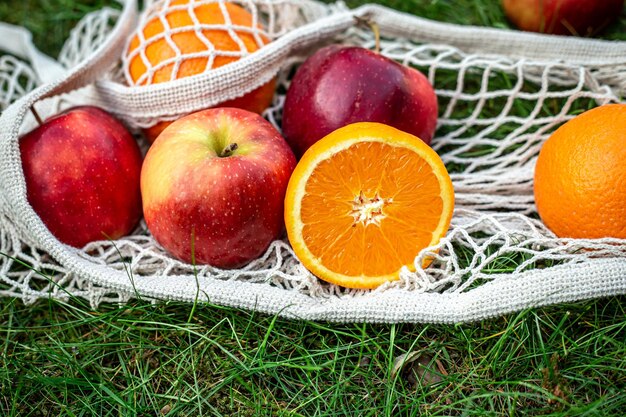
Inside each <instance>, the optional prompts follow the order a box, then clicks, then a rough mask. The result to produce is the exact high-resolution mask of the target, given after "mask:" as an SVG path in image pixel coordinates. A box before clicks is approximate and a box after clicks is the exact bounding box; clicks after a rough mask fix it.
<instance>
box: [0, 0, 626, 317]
mask: <svg viewBox="0 0 626 417" xmlns="http://www.w3.org/2000/svg"><path fill="white" fill-rule="evenodd" d="M199 2H202V3H218V4H219V6H220V7H224V0H196V3H199ZM235 3H237V4H239V5H240V6H241V7H244V8H246V9H247V10H248V11H251V12H252V15H253V16H254V19H255V21H258V22H261V23H263V29H260V28H256V25H255V29H253V30H251V32H250V33H252V36H255V37H256V38H255V39H256V40H257V41H259V43H260V44H264V46H262V48H261V49H260V50H258V51H256V52H252V53H249V52H248V51H246V50H245V49H246V48H240V51H239V52H234V54H235V55H237V57H238V58H240V59H238V60H237V61H235V62H232V63H229V64H227V65H224V66H221V67H219V68H212V69H209V70H208V71H207V72H204V73H202V74H201V75H197V76H192V77H186V78H180V79H176V80H173V81H171V82H164V83H159V84H152V85H139V86H137V85H134V86H129V85H128V84H127V82H126V79H125V74H124V71H123V70H121V69H120V68H122V66H120V65H119V64H120V62H121V59H122V56H123V55H124V54H125V51H126V47H127V43H128V38H129V36H130V34H131V32H132V29H133V28H135V27H137V23H136V18H137V12H136V4H135V2H134V1H133V0H128V1H125V2H124V7H123V10H122V11H117V10H113V9H104V10H102V11H99V12H97V13H93V14H90V15H88V16H87V17H86V18H85V19H83V21H82V22H81V23H80V24H79V25H78V27H77V28H76V29H75V30H74V31H73V33H72V35H71V37H70V39H69V40H68V41H67V43H66V45H65V47H64V49H63V51H62V53H61V56H60V57H59V60H58V62H54V61H53V60H50V59H48V58H46V57H45V56H42V55H41V54H39V53H37V51H36V50H34V49H33V48H32V44H31V42H30V41H29V37H28V34H27V33H25V32H23V31H20V30H19V29H16V28H13V27H8V26H1V27H0V35H2V36H0V45H1V46H2V47H3V49H5V50H8V52H10V53H11V54H13V55H14V56H5V57H3V58H2V59H0V83H1V85H2V86H3V88H2V89H1V90H0V93H1V94H2V96H0V106H2V109H3V112H2V116H1V117H0V190H1V194H0V252H2V256H0V280H1V283H0V294H2V295H4V296H12V297H18V298H21V299H22V300H24V301H25V302H34V301H35V300H37V299H39V298H43V297H55V298H59V299H67V298H69V297H70V296H77V297H83V298H86V299H88V300H90V302H91V303H92V305H94V307H95V306H97V305H98V304H99V303H101V302H105V301H107V302H109V301H115V302H125V301H127V300H129V299H130V298H132V297H145V298H149V299H155V300H158V299H172V300H181V301H188V302H194V301H196V300H199V301H210V302H213V303H217V304H221V305H228V306H234V307H240V308H246V309H254V310H257V311H261V312H265V313H271V314H279V315H281V316H286V317H294V318H302V319H313V320H330V321H341V322H344V321H354V322H362V321H367V322H464V321H472V320H479V319H483V318H487V317H493V316H496V315H500V314H504V313H507V312H513V311H517V310H520V309H523V308H527V307H532V306H541V305H548V304H554V303H560V302H566V301H574V300H582V299H590V298H595V297H603V296H609V295H615V294H624V293H626V241H622V240H616V239H602V240H577V239H558V238H556V237H555V236H554V235H553V234H552V233H551V232H550V231H549V230H547V229H546V228H545V227H544V226H543V224H542V223H541V222H540V221H538V220H536V219H537V216H536V210H535V207H534V201H533V193H532V177H533V170H534V164H535V161H536V157H537V155H538V153H539V149H540V147H541V144H542V143H543V141H544V140H546V139H547V137H548V136H549V135H550V133H551V132H553V131H554V130H555V129H556V128H557V127H558V126H560V125H561V124H562V123H563V122H565V121H567V120H569V119H571V118H572V117H573V115H574V114H576V113H578V112H580V111H582V110H584V109H588V108H590V107H594V106H597V105H602V104H605V103H612V102H619V100H620V97H623V95H624V93H625V92H626V43H620V42H607V41H598V40H586V39H584V40H583V39H577V38H562V37H549V36H542V35H537V34H529V33H517V32H511V31H503V30H496V29H488V28H475V27H462V26H455V25H449V24H443V23H437V22H431V21H428V20H424V19H420V18H417V17H413V16H408V15H404V14H400V13H397V12H394V11H391V10H389V9H385V8H382V7H379V6H364V7H361V8H359V9H356V10H348V9H347V8H345V7H344V6H343V5H342V4H336V5H332V6H327V5H323V4H320V3H317V2H314V1H296V0H273V1H272V0H241V1H235ZM148 7H150V6H148ZM355 16H359V17H369V18H371V19H373V20H375V21H376V22H377V23H378V24H379V26H380V28H381V32H382V35H383V41H382V51H381V52H382V54H383V55H386V56H388V57H390V58H393V59H395V60H397V61H400V62H402V63H404V64H405V65H411V66H414V67H416V68H418V69H420V70H422V71H423V72H424V74H426V75H427V76H428V78H429V79H430V81H431V83H433V85H434V87H435V89H436V92H437V95H438V99H439V105H440V109H441V111H440V113H441V117H440V119H439V122H438V129H437V133H436V135H435V139H434V140H433V147H434V149H435V150H437V151H438V152H439V153H440V155H441V156H442V159H443V160H444V162H445V163H446V164H447V166H448V167H449V169H450V171H451V177H452V180H453V183H454V188H455V193H456V209H455V212H454V217H453V220H452V227H451V229H450V231H449V232H448V234H447V235H446V237H445V238H444V239H442V241H441V242H440V243H439V244H438V245H437V246H436V247H433V248H429V249H426V250H424V251H422V253H421V254H420V255H419V256H418V257H417V258H416V259H415V265H416V268H417V271H416V272H415V273H411V272H409V271H408V270H405V271H403V272H402V273H401V279H400V280H399V281H397V282H394V283H390V284H386V285H384V286H382V287H380V288H378V289H376V290H373V291H356V290H346V289H342V288H339V287H336V286H333V285H328V284H325V283H323V282H320V281H319V280H318V279H317V278H315V277H314V276H312V275H311V274H310V273H309V272H307V271H306V269H305V268H303V267H302V265H301V264H300V263H299V261H298V260H297V259H296V258H295V256H294V254H293V252H292V250H291V248H290V246H289V244H288V242H287V241H286V240H279V241H276V242H274V243H273V244H272V245H271V246H270V248H269V249H268V250H267V252H266V253H265V254H264V255H263V256H262V257H261V258H260V259H258V260H256V261H253V262H252V263H250V264H249V265H247V266H246V267H244V268H242V269H238V270H218V269H215V268H212V267H210V266H199V267H197V268H194V267H192V266H191V265H187V264H184V263H181V262H179V261H177V260H175V259H172V258H171V257H170V256H168V254H167V253H166V252H165V251H164V250H163V249H162V248H160V247H159V246H158V244H156V242H155V241H154V240H153V239H152V238H151V236H150V235H149V232H148V231H147V230H146V228H145V224H141V225H140V226H139V227H138V228H137V230H135V231H134V233H133V234H132V235H130V236H128V237H125V238H122V239H120V240H117V241H114V242H110V241H101V242H94V243H91V244H89V245H88V246H87V247H85V248H82V249H80V250H79V249H74V248H71V247H68V246H66V245H64V244H62V243H60V242H59V241H58V240H57V239H55V238H54V237H53V236H52V235H51V234H50V232H49V231H48V230H47V228H46V227H45V226H44V224H43V223H42V221H41V220H40V219H39V218H38V217H37V215H36V214H35V213H34V211H33V210H32V208H31V207H30V205H29V204H28V202H27V199H26V187H25V181H24V177H23V172H22V169H21V161H20V157H19V149H18V139H19V136H20V134H23V133H24V132H26V131H28V130H29V129H32V127H33V126H34V120H33V118H32V116H31V112H30V110H29V109H30V108H31V106H33V105H35V106H36V109H37V111H38V112H39V113H40V114H41V115H42V116H43V117H45V116H48V115H51V114H54V113H56V112H57V111H59V110H62V109H65V108H67V107H70V106H72V105H75V104H79V103H90V104H94V105H97V106H101V107H103V108H106V109H108V110H109V111H111V112H112V113H114V114H115V115H116V116H117V117H118V118H120V119H121V120H123V121H124V122H125V123H126V124H127V125H128V126H130V127H131V128H133V129H136V130H138V129H139V128H142V127H147V126H150V125H152V124H153V123H155V122H156V121H159V120H169V119H174V118H176V117H179V116H180V115H183V114H186V113H188V112H191V111H195V110H199V109H203V108H207V107H210V106H213V105H215V104H218V103H220V102H223V101H225V100H229V99H233V98H236V97H239V96H241V95H243V94H245V93H247V92H249V91H251V90H253V89H255V88H257V87H259V86H261V85H263V84H264V83H266V82H268V81H269V80H270V79H272V78H274V77H276V76H277V77H278V78H277V79H278V85H279V88H278V91H279V93H277V94H276V96H275V97H274V102H273V105H272V106H271V107H270V108H269V109H268V110H267V111H266V112H265V116H266V117H267V119H268V120H270V121H271V122H272V123H274V124H275V125H276V126H277V127H279V126H280V118H281V108H282V104H283V101H284V94H283V93H282V92H284V91H285V88H286V87H287V86H288V84H289V76H290V74H292V73H293V69H294V67H295V66H296V65H298V64H299V63H301V62H302V61H303V60H304V59H305V58H306V56H308V55H310V54H311V53H312V52H314V51H315V50H316V49H317V48H319V47H320V46H321V45H323V44H327V43H330V42H342V43H348V44H357V45H362V46H364V47H368V48H372V47H373V46H374V39H373V36H372V35H371V34H370V33H369V32H368V31H367V30H361V29H359V28H357V27H356V23H355V22H356V21H355ZM227 26H228V25H227ZM212 29H220V28H212ZM221 29H222V30H223V29H225V30H228V31H230V32H229V33H232V34H233V36H235V37H237V33H238V32H239V31H241V30H243V29H242V28H239V27H234V26H232V25H230V26H228V27H226V28H221ZM265 38H267V40H268V41H267V42H266V40H265ZM269 41H271V42H269ZM259 46H261V45H259ZM138 53H140V52H138ZM182 54H183V52H182V51H177V52H176V54H175V55H176V57H180V56H181V55H182ZM217 56H219V53H218V52H216V51H214V50H212V49H211V46H210V45H207V50H206V52H203V53H201V55H198V57H201V58H203V59H206V60H207V61H206V62H207V68H211V60H215V59H216V57H217ZM177 62H178V61H177V59H176V58H175V59H173V60H172V62H171V64H172V65H173V67H175V66H176V65H179V64H177ZM173 71H176V69H175V68H174V69H173ZM148 72H150V71H148ZM126 76H128V74H126ZM150 76H151V75H150V74H148V75H147V77H150ZM496 81H497V82H496ZM137 84H141V82H138V83H137ZM37 85H38V86H37ZM503 85H506V86H507V87H506V88H504V89H503V88H502V86H503ZM36 86H37V87H36ZM29 90H32V91H30V92H29ZM20 97H21V98H20ZM425 256H432V257H434V258H435V261H434V262H433V264H432V265H431V266H430V267H428V268H426V269H422V268H421V264H422V262H421V260H422V258H423V257H425ZM24 265H29V266H30V268H27V267H25V266H24ZM511 265H515V267H514V268H515V270H514V272H502V271H510V270H511Z"/></svg>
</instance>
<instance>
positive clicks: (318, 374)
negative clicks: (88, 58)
mask: <svg viewBox="0 0 626 417" xmlns="http://www.w3.org/2000/svg"><path fill="white" fill-rule="evenodd" d="M361 3H364V2H362V1H349V2H348V4H349V5H351V6H356V5H358V4H361ZM379 3H383V4H387V5H389V6H391V7H394V8H397V9H400V10H403V11H407V12H411V13H415V14H418V15H421V16H425V17H428V18H432V19H438V20H443V21H448V22H454V23H460V24H475V25H483V26H495V27H508V24H507V22H506V20H505V19H504V16H503V14H502V12H501V10H500V8H499V3H498V1H496V0H457V1H452V0H449V1H443V0H439V1H437V0H431V1H427V0H424V1H418V0H412V1H401V0H387V1H384V2H383V1H379ZM103 4H110V2H109V1H105V0H90V1H81V2H78V3H75V2H73V1H70V0H24V1H18V0H9V1H6V0H5V1H4V2H2V3H0V21H9V22H12V23H18V24H22V25H25V26H27V27H28V28H29V29H31V30H32V31H33V33H34V39H35V42H36V43H37V44H38V46H39V47H40V48H41V49H42V50H43V51H45V52H47V53H48V54H50V55H53V56H56V54H57V53H58V51H59V50H60V47H61V45H62V42H63V40H64V39H65V37H66V36H67V34H68V32H69V29H71V27H72V26H73V25H74V24H75V22H76V21H77V20H78V19H80V17H81V16H83V15H84V14H85V13H86V12H88V11H90V10H93V9H95V8H98V7H101V6H102V5H103ZM625 28H626V19H625V18H624V17H623V16H622V18H621V20H620V21H619V22H618V23H616V24H615V25H613V26H612V27H611V28H609V30H608V31H607V32H605V34H604V37H605V38H608V39H626V30H625ZM510 268H511V269H514V266H510ZM625 305H626V297H616V298H610V299H603V300H598V301H589V302H581V303H575V304H568V305H560V306H554V307H549V308H542V309H530V310H526V311H523V312H521V313H519V314H511V315H508V316H505V317H501V318H498V319H493V320H486V321H483V322H480V323H473V324H464V325H414V324H402V325H370V324H343V325H337V324H329V323H313V322H297V321H289V320H284V319H279V318H276V317H272V316H266V315H261V314H256V313H251V312H245V311H239V310H235V309H230V308H221V307H216V306H211V305H202V306H198V307H197V308H196V309H195V311H193V314H191V316H190V313H192V311H191V305H189V304H182V303H175V302H167V303H161V304H158V305H152V304H150V303H149V302H146V301H141V300H136V301H133V302H131V303H130V304H128V305H125V306H113V305H108V306H101V308H100V309H99V310H98V311H93V310H91V309H90V308H89V306H88V305H85V304H83V303H81V302H79V301H74V302H71V303H68V304H65V303H60V302H55V301H40V302H38V303H37V304H35V305H34V306H24V305H23V304H22V303H21V302H19V301H15V300H11V299H4V298H2V299H0V340H1V342H0V416H5V415H6V416H61V415H62V416H65V415H67V416H92V415H97V416H134V415H138V416H164V415H168V416H200V415H207V416H209V415H267V416H270V415H272V416H273V415H279V416H300V415H302V416H310V415H320V416H339V415H371V416H398V415H402V416H403V415H408V416H419V415H427V416H430V415H433V416H434V415H441V416H443V415H463V416H502V415H506V416H521V415H528V416H536V415H551V416H619V417H622V416H624V415H625V414H626V360H625V359H624V358H625V357H626V313H625V309H624V306H625ZM405 354H411V355H410V356H409V357H411V358H412V359H415V360H414V361H413V362H411V363H410V364H406V365H405V366H404V367H403V368H401V369H400V370H399V371H397V372H395V371H394V368H395V367H394V363H395V362H396V361H398V359H399V358H400V361H401V358H402V357H403V356H402V355H405Z"/></svg>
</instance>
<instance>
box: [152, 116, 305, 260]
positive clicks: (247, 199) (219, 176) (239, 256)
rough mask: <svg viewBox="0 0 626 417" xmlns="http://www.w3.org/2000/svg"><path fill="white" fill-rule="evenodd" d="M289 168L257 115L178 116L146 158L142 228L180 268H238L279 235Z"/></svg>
mask: <svg viewBox="0 0 626 417" xmlns="http://www.w3.org/2000/svg"><path fill="white" fill-rule="evenodd" d="M295 164H296V160H295V157H294V155H293V153H292V152H291V149H289V146H288V145H287V143H286V142H285V140H284V139H283V138H282V137H281V136H280V134H279V133H278V131H277V130H276V129H275V128H274V127H273V126H272V125H271V124H270V123H269V122H267V121H266V120H265V119H263V118H262V117H261V116H259V115H258V114H255V113H251V112H248V111H246V110H241V109H236V108H215V109H209V110H203V111H200V112H197V113H193V114H190V115H188V116H185V117H183V118H181V119H179V120H177V121H175V122H174V123H172V124H171V125H170V126H169V127H167V128H166V129H165V130H164V131H163V133H161V135H159V137H158V138H157V139H156V141H155V142H154V144H153V145H152V146H151V147H150V150H149V151H148V154H147V155H146V159H145V162H144V165H143V168H142V171H141V192H142V196H143V207H144V216H145V219H146V223H147V225H148V228H149V229H150V232H151V233H152V235H153V236H154V238H155V239H156V240H157V241H158V242H159V243H160V244H161V246H163V248H165V249H166V250H167V251H169V252H170V253H171V254H172V255H174V256H175V257H177V258H179V259H181V260H183V261H185V262H188V263H192V262H195V263H202V264H210V265H213V266H216V267H220V268H235V267H238V266H241V265H244V264H246V263H248V262H250V261H251V260H253V259H255V258H257V257H259V256H260V255H261V254H263V252H264V251H265V250H266V249H267V247H268V246H269V244H270V243H271V242H272V241H273V240H275V239H276V238H278V237H280V235H281V234H282V232H283V230H284V220H283V204H284V198H285V192H286V189H287V183H288V182H289V177H290V176H291V173H292V171H293V169H294V168H295Z"/></svg>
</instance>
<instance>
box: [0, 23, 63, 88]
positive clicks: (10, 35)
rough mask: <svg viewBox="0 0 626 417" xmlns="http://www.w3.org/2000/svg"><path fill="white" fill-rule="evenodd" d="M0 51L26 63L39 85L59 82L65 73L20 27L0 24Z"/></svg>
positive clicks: (28, 33)
mask: <svg viewBox="0 0 626 417" xmlns="http://www.w3.org/2000/svg"><path fill="white" fill-rule="evenodd" d="M0 49H1V50H4V51H6V52H8V53H10V54H12V55H15V56H16V57H18V58H21V59H24V60H26V61H28V62H29V63H30V66H31V68H32V69H33V70H34V71H35V74H37V78H38V79H39V83H40V84H47V83H51V82H54V81H56V80H59V79H61V78H62V77H63V76H64V75H65V74H66V73H67V69H66V68H64V67H63V66H62V65H61V64H59V63H58V62H57V61H56V60H54V59H53V58H51V57H49V56H48V55H46V54H44V53H42V52H41V51H39V50H38V49H37V48H36V47H35V44H34V43H33V36H32V34H31V33H30V32H29V31H28V30H26V29H24V28H23V27H21V26H14V25H10V24H8V23H4V22H0Z"/></svg>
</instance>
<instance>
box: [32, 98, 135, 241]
mask: <svg viewBox="0 0 626 417" xmlns="http://www.w3.org/2000/svg"><path fill="white" fill-rule="evenodd" d="M20 152H21V156H22V167H23V169H24V177H25V178H26V187H27V193H28V201H29V202H30V204H31V205H32V207H33V209H34V210H35V212H36V213H37V214H38V215H39V217H40V218H41V220H42V221H43V222H44V224H45V225H46V226H47V227H48V229H49V230H50V232H52V234H53V235H54V236H56V237H57V238H58V239H59V240H60V241H61V242H64V243H67V244H68V245H71V246H75V247H82V246H84V245H86V244H87V243H89V242H92V241H96V240H106V239H108V238H111V239H117V238H119V237H122V236H124V235H126V234H128V233H129V232H131V231H132V229H133V228H134V227H135V225H136V224H137V222H138V221H139V219H140V218H141V195H140V191H139V176H140V173H141V159H142V158H141V152H140V150H139V147H138V146H137V142H136V141H135V139H134V138H133V137H132V136H131V134H130V133H129V132H128V131H127V130H126V128H125V127H124V125H122V124H121V123H120V122H119V121H118V120H117V119H115V118H114V117H113V116H111V115H110V114H109V113H107V112H105V111H104V110H101V109H99V108H97V107H76V108H73V109H70V110H68V111H67V112H65V113H62V114H59V115H57V116H55V117H53V118H51V119H49V120H47V121H46V122H45V123H43V124H42V125H41V126H39V127H38V128H36V129H35V130H33V131H32V132H30V133H28V134H27V135H25V136H24V137H23V138H22V139H21V140H20Z"/></svg>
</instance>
